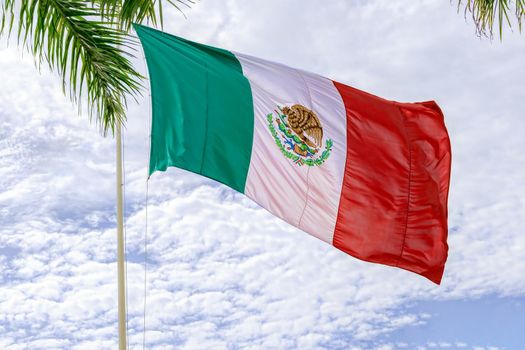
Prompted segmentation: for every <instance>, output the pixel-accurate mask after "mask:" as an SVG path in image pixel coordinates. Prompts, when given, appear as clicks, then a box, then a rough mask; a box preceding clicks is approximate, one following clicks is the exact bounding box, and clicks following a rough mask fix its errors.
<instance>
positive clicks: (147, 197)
mask: <svg viewBox="0 0 525 350" xmlns="http://www.w3.org/2000/svg"><path fill="white" fill-rule="evenodd" d="M139 47H140V52H141V53H142V61H143V62H144V67H146V71H148V64H147V62H146V55H145V54H144V48H143V47H142V45H139ZM148 73H149V71H148ZM148 109H149V111H148V113H149V115H150V118H149V134H148V140H149V148H148V149H151V128H152V122H151V116H152V115H153V108H152V106H151V88H150V89H149V91H148ZM150 158H151V154H150V153H149V152H148V167H147V168H146V206H145V216H146V217H145V221H146V222H145V229H144V306H143V319H142V349H143V350H145V349H146V305H147V295H148V294H147V282H148V201H149V177H150V174H149V163H150V160H151V159H150Z"/></svg>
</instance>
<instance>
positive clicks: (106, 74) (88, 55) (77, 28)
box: [0, 0, 191, 134]
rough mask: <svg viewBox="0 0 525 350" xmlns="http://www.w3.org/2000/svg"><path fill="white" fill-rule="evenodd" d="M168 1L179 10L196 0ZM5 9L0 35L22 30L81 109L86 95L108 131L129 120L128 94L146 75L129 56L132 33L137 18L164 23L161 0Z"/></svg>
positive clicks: (12, 4) (56, 1)
mask: <svg viewBox="0 0 525 350" xmlns="http://www.w3.org/2000/svg"><path fill="white" fill-rule="evenodd" d="M167 1H168V2H169V3H170V4H171V5H173V6H175V7H176V8H178V9H180V8H179V7H178V6H179V5H181V4H185V5H188V4H189V3H191V0H189V1H182V0H178V1H171V0H167ZM1 11H2V12H1V21H0V34H10V33H12V32H13V31H14V32H16V34H17V37H18V42H19V44H20V45H22V46H24V47H25V48H26V49H27V50H28V51H30V52H31V53H32V54H33V56H34V57H35V60H36V62H37V64H38V65H39V66H40V65H41V64H42V63H43V62H47V64H48V65H49V67H50V68H51V69H52V70H56V71H57V72H58V74H59V75H60V76H61V77H62V86H63V90H64V92H67V93H68V94H69V96H71V98H72V99H73V100H74V101H75V102H77V103H78V105H79V109H80V101H81V100H82V96H84V95H86V96H87V101H88V106H87V107H88V108H87V109H88V111H89V115H90V117H93V116H96V121H97V123H98V124H99V125H100V127H101V129H102V130H103V132H104V134H106V133H107V132H108V131H110V130H111V131H112V132H114V130H115V127H116V125H117V123H123V122H124V121H125V119H126V117H125V110H126V98H129V97H130V96H131V97H135V96H137V94H138V93H139V89H140V87H141V84H140V80H141V78H142V77H141V76H140V74H139V73H138V72H136V71H135V69H134V68H133V66H132V64H131V62H130V61H129V58H130V57H131V54H130V53H129V52H130V51H131V50H133V47H134V46H135V44H136V43H135V42H134V41H133V40H132V39H131V38H130V37H129V36H128V35H127V32H128V31H129V29H130V27H131V24H132V23H133V22H137V23H142V22H144V21H147V20H149V21H151V22H152V24H154V25H157V24H162V3H161V1H160V0H159V1H155V0H95V1H80V0H20V1H14V0H5V1H3V3H2V7H1ZM15 28H16V29H15Z"/></svg>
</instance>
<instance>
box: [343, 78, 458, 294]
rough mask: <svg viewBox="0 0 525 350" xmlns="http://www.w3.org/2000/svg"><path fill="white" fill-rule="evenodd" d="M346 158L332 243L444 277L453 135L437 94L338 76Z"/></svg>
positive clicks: (436, 278)
mask: <svg viewBox="0 0 525 350" xmlns="http://www.w3.org/2000/svg"><path fill="white" fill-rule="evenodd" d="M334 84H335V87H336V88H337V90H338V91H339V93H340V94H341V97H342V98H343V102H344V104H345V109H346V116H347V152H348V153H347V160H346V168H345V174H344V178H343V188H342V193H341V201H340V204H339V213H338V218H337V223H336V227H335V232H334V239H333V245H334V246H335V247H337V248H338V249H340V250H342V251H344V252H346V253H348V254H350V255H352V256H354V257H356V258H359V259H362V260H366V261H370V262H376V263H381V264H386V265H391V266H397V267H400V268H403V269H406V270H409V271H413V272H416V273H418V274H421V275H423V276H425V277H427V278H428V279H430V280H431V281H433V282H435V283H437V284H439V283H440V282H441V277H442V275H443V270H444V266H445V261H446V259H447V251H448V246H447V197H448V189H449V181H450V163H451V152H450V141H449V138H448V134H447V130H446V128H445V124H444V122H443V114H442V113H441V110H440V109H439V107H438V106H437V104H436V103H435V102H433V101H431V102H422V103H397V102H392V101H387V100H384V99H381V98H379V97H376V96H373V95H370V94H368V93H365V92H363V91H360V90H357V89H354V88H352V87H349V86H346V85H343V84H340V83H337V82H334Z"/></svg>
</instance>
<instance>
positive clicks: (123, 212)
mask: <svg viewBox="0 0 525 350" xmlns="http://www.w3.org/2000/svg"><path fill="white" fill-rule="evenodd" d="M121 138H122V216H123V218H122V219H123V220H122V223H123V226H124V280H125V281H126V339H127V342H126V347H127V349H128V350H129V327H128V318H129V311H128V310H129V309H128V289H129V288H128V259H127V256H128V255H127V254H126V253H127V250H128V248H127V247H128V243H127V239H128V233H127V230H126V154H125V153H124V150H125V149H126V147H124V139H125V138H124V132H123V130H121Z"/></svg>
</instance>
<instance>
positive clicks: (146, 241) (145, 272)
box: [142, 179, 149, 349]
mask: <svg viewBox="0 0 525 350" xmlns="http://www.w3.org/2000/svg"><path fill="white" fill-rule="evenodd" d="M148 197H149V179H147V180H146V228H145V231H144V310H143V320H142V322H143V329H142V349H146V300H147V299H146V298H147V281H148V274H147V272H148Z"/></svg>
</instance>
